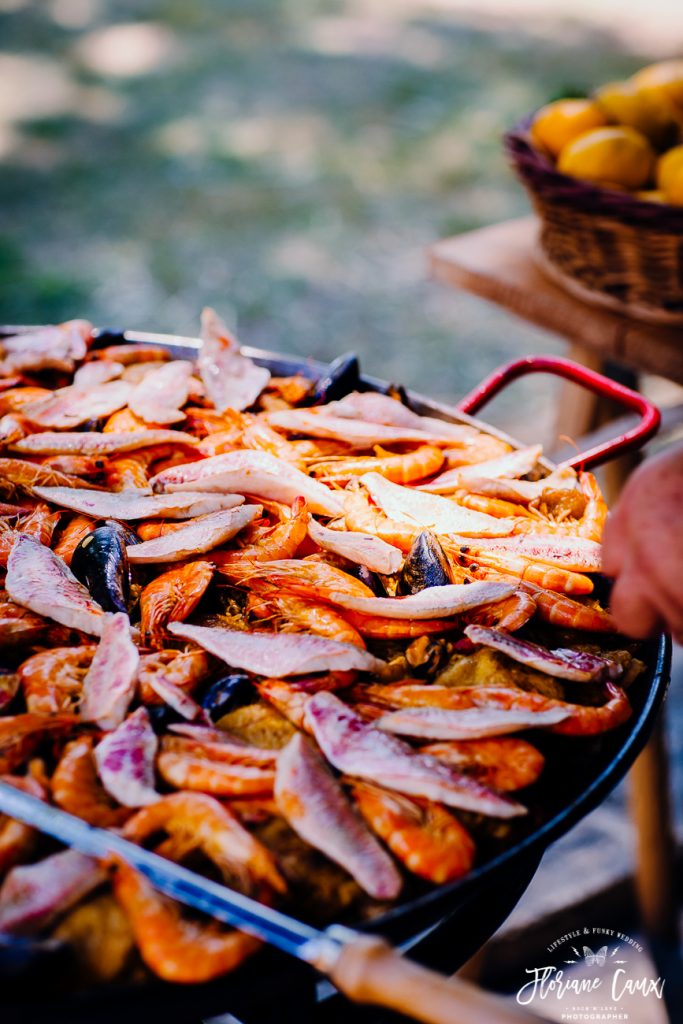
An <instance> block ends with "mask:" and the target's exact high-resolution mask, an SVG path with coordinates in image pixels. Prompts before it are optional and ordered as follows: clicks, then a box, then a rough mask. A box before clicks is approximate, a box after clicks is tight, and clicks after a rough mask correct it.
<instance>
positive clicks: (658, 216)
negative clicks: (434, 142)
mask: <svg viewBox="0 0 683 1024" xmlns="http://www.w3.org/2000/svg"><path fill="white" fill-rule="evenodd" d="M530 124H531V118H527V119H526V120H525V121H523V122H521V123H520V124H519V125H517V126H516V127H515V128H514V129H513V130H512V131H511V132H508V134H507V135H506V136H505V150H506V153H507V155H508V157H509V159H510V161H511V162H512V164H513V166H514V168H515V170H516V172H517V174H518V176H519V178H520V179H521V181H522V183H523V184H524V186H525V187H526V190H527V192H528V193H529V196H530V197H531V201H532V203H533V205H534V207H535V209H536V212H537V213H538V215H539V217H540V220H541V233H540V247H539V251H538V253H537V257H538V262H539V265H540V266H541V268H542V269H543V270H544V271H545V272H546V273H547V274H548V275H549V276H550V277H552V278H553V279H554V280H557V281H559V282H560V283H561V284H562V285H563V286H564V287H565V288H566V289H567V290H569V291H570V292H572V293H574V294H575V295H577V296H578V297H579V298H581V299H583V300H584V301H586V302H590V303H593V304H597V305H602V306H608V307H610V308H613V309H616V310H618V311H619V312H623V313H626V314H628V315H630V316H635V317H638V318H639V319H642V320H649V321H651V322H654V323H678V324H683V207H680V206H668V205H665V204H662V203H652V202H647V201H645V200H642V199H637V198H636V197H635V196H632V195H629V194H628V193H626V192H617V191H615V190H613V189H606V188H599V187H598V186H596V185H591V184H590V183H588V182H584V181H579V180H577V179H576V178H570V177H569V176H568V175H566V174H560V172H559V171H558V170H557V169H556V168H555V166H554V164H553V163H552V162H551V160H550V159H549V158H548V157H546V156H544V155H543V153H541V152H539V150H537V149H536V148H535V146H534V145H533V143H532V141H531V137H530V134H529V126H530Z"/></svg>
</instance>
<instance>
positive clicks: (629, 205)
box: [503, 113, 683, 235]
mask: <svg viewBox="0 0 683 1024" xmlns="http://www.w3.org/2000/svg"><path fill="white" fill-rule="evenodd" d="M534 116H535V114H533V113H532V114H527V115H526V117H524V118H522V119H521V120H520V121H518V123H517V124H516V125H514V127H513V128H511V129H510V130H509V131H507V132H506V133H505V135H504V136H503V143H504V148H505V152H506V154H507V156H508V159H509V160H510V161H511V163H512V164H513V166H514V167H515V169H516V170H517V173H518V175H519V177H520V178H521V179H522V181H523V182H524V184H525V185H526V186H527V187H528V188H529V190H530V191H531V192H532V193H534V194H535V195H537V196H538V198H539V200H541V201H543V200H544V201H546V202H552V203H557V204H559V205H563V206H571V207H573V208H574V209H577V210H582V211H584V212H585V213H590V214H592V215H596V216H602V217H610V218H612V219H613V220H617V221H619V222H621V223H625V224H630V225H634V226H637V227H643V228H648V229H649V230H650V231H656V232H660V233H661V234H666V235H683V207H682V206H672V205H671V204H670V203H655V202H650V201H648V200H646V199H639V198H638V197H637V196H634V195H631V194H630V193H628V192H620V191H618V190H616V189H609V188H601V187H600V186H598V185H593V184H591V183H589V182H586V181H581V180H580V179H578V178H572V177H570V176H569V175H568V174H562V173H561V172H560V171H558V170H557V168H556V166H555V165H554V163H553V162H552V160H551V159H550V158H549V157H547V156H546V155H545V154H544V153H542V152H541V151H540V150H539V149H537V148H536V146H535V145H534V143H533V141H532V139H531V135H530V131H529V129H530V126H531V122H532V121H533V118H534Z"/></svg>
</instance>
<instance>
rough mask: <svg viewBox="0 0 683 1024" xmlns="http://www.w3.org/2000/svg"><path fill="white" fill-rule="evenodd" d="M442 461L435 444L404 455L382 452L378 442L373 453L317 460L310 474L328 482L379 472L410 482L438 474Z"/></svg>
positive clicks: (394, 479) (426, 445)
mask: <svg viewBox="0 0 683 1024" xmlns="http://www.w3.org/2000/svg"><path fill="white" fill-rule="evenodd" d="M443 460H444V454H443V451H442V450H441V448H437V447H435V446H434V445H428V444H424V445H421V446H420V447H419V448H416V449H415V451H412V452H406V453H405V454H404V455H397V454H395V453H394V452H388V451H385V450H384V449H383V448H381V447H380V446H379V445H377V446H376V447H375V455H374V456H367V457H365V458H356V459H354V458H343V457H342V458H339V459H334V460H333V461H329V462H318V463H315V464H314V465H313V468H312V472H313V476H316V477H318V479H320V480H324V482H325V483H327V484H344V483H346V482H347V481H348V480H350V479H351V477H354V476H362V475H363V474H364V473H380V474H381V475H382V476H384V477H386V478H387V480H391V481H392V482H393V483H396V484H409V483H412V482H413V481H414V480H424V478H425V477H428V476H432V475H433V474H434V473H438V471H439V470H440V469H441V466H442V465H443Z"/></svg>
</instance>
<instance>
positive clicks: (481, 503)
mask: <svg viewBox="0 0 683 1024" xmlns="http://www.w3.org/2000/svg"><path fill="white" fill-rule="evenodd" d="M453 500H454V501H457V502H458V504H459V505H464V506H465V508H471V509H472V511H473V512H485V513H486V514H487V515H489V516H494V517H495V518H496V519H515V520H517V519H524V518H527V519H532V520H534V521H536V518H537V517H536V516H534V515H533V513H531V512H530V511H529V510H528V509H527V508H526V506H525V505H520V504H518V503H517V502H513V501H506V500H505V499H504V498H491V497H489V496H488V495H486V494H468V493H466V492H465V491H458V492H456V493H455V494H454V495H453ZM515 529H516V531H517V532H521V530H522V527H521V525H520V524H519V523H517V525H516V527H515Z"/></svg>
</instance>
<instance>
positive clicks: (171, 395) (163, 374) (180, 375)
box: [128, 359, 192, 423]
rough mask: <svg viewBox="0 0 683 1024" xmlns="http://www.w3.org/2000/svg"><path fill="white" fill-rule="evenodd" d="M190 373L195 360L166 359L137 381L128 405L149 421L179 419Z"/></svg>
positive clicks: (175, 421) (185, 399) (136, 413)
mask: <svg viewBox="0 0 683 1024" xmlns="http://www.w3.org/2000/svg"><path fill="white" fill-rule="evenodd" d="M191 376H192V363H190V362H188V361H187V360H185V359H174V360H173V362H170V363H163V364H162V365H161V366H159V367H157V368H156V369H154V370H152V371H151V372H150V373H147V374H145V376H144V377H143V378H142V380H141V381H140V382H139V383H138V384H136V385H135V387H134V388H133V391H132V393H131V396H130V398H129V400H128V407H129V408H130V409H131V410H132V411H133V412H134V413H135V415H136V416H139V417H140V419H142V420H145V422H146V423H180V422H181V421H182V420H184V419H185V413H184V412H181V409H182V407H183V406H184V405H185V403H186V402H187V396H188V391H189V387H190V377H191Z"/></svg>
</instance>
